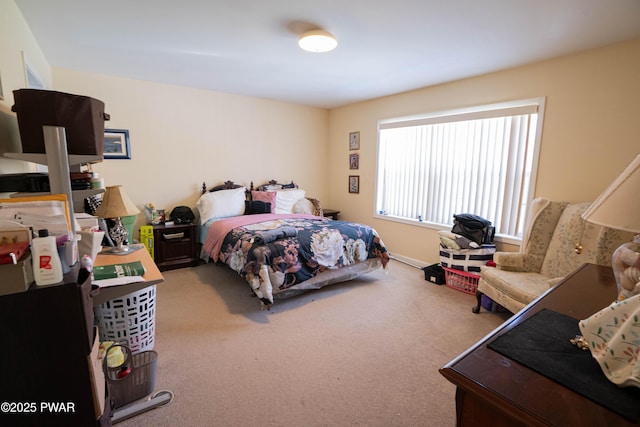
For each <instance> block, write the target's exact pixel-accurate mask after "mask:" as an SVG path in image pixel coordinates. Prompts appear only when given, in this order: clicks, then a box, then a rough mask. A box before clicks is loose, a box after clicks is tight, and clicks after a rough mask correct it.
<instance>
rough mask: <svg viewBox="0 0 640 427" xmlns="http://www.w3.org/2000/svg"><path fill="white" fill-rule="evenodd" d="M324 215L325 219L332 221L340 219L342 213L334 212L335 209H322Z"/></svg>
mask: <svg viewBox="0 0 640 427" xmlns="http://www.w3.org/2000/svg"><path fill="white" fill-rule="evenodd" d="M322 213H323V214H324V216H325V217H327V218H331V219H335V220H337V219H338V215H340V211H334V210H333V209H322Z"/></svg>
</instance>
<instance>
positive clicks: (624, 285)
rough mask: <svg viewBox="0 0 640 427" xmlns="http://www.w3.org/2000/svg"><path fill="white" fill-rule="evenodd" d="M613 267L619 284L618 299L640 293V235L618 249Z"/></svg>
mask: <svg viewBox="0 0 640 427" xmlns="http://www.w3.org/2000/svg"><path fill="white" fill-rule="evenodd" d="M611 267H612V268H613V274H614V276H615V278H616V283H617V285H618V300H619V301H622V300H624V299H627V298H631V297H633V296H634V295H638V294H640V235H636V236H635V237H634V238H633V241H632V242H628V243H624V244H622V245H620V247H618V249H616V251H615V252H614V253H613V258H612V259H611Z"/></svg>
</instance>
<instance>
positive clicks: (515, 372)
mask: <svg viewBox="0 0 640 427" xmlns="http://www.w3.org/2000/svg"><path fill="white" fill-rule="evenodd" d="M616 298H617V287H616V282H615V279H614V277H613V272H612V270H611V269H610V268H607V267H601V266H597V265H594V264H585V265H583V266H582V267H581V268H579V269H578V270H576V271H575V272H573V273H572V274H571V275H569V276H568V277H567V278H565V280H564V281H562V282H561V283H559V284H558V285H557V286H555V287H554V288H552V289H550V290H549V291H547V292H546V293H545V294H543V295H542V296H541V297H540V298H538V299H537V300H535V301H534V302H533V303H531V304H530V305H528V306H527V307H526V308H525V309H523V310H522V311H520V312H519V313H518V314H516V315H514V316H513V317H512V318H510V319H509V320H508V321H507V322H505V323H504V324H503V325H502V326H500V327H499V328H498V329H496V330H495V331H493V332H492V333H491V334H490V335H488V336H487V337H485V338H484V339H483V340H482V341H480V342H479V343H478V344H476V345H475V346H473V347H471V348H470V349H469V350H467V351H466V352H465V353H463V354H461V355H460V356H458V357H457V358H456V359H454V360H453V361H451V362H450V363H448V364H447V365H445V366H444V367H443V368H442V369H440V372H441V374H442V375H444V376H445V377H446V378H447V379H448V380H449V381H451V382H452V383H453V384H455V385H456V415H457V425H458V426H474V427H478V426H491V427H501V426H504V427H507V426H508V427H513V426H547V425H552V426H634V425H637V424H634V423H632V422H631V421H629V420H628V419H626V418H623V417H622V416H620V415H618V414H617V413H615V412H612V411H610V410H608V409H606V408H605V407H603V406H601V405H599V404H597V403H595V402H593V401H591V400H590V399H588V398H586V397H584V396H582V395H580V394H578V393H576V392H574V391H573V390H570V389H568V388H566V387H564V386H562V385H560V384H559V383H557V382H555V381H553V380H551V379H549V378H547V377H545V376H543V375H540V374H538V373H536V372H535V371H533V370H531V369H529V368H527V367H525V366H523V365H520V364H519V363H517V362H515V361H513V360H511V359H509V358H508V357H505V356H503V355H502V354H500V353H498V352H496V351H493V350H492V349H490V348H488V347H487V345H488V344H489V343H490V342H492V341H493V340H494V339H495V338H497V337H498V336H501V335H503V334H505V333H507V332H508V331H510V330H512V329H513V328H514V327H516V326H517V325H519V324H521V323H522V322H523V321H524V320H526V319H528V318H530V317H531V316H533V315H534V314H535V313H537V312H539V311H541V310H542V309H544V308H547V309H549V310H553V311H555V312H558V313H562V314H565V315H567V316H570V317H573V318H575V319H585V318H587V317H589V316H590V315H592V314H593V313H595V312H597V311H599V310H601V309H602V308H604V307H606V306H608V305H609V304H611V302H613V301H614V300H615V299H616ZM480 315H482V316H484V315H487V316H490V315H491V314H484V313H483V314H480ZM569 338H572V337H567V340H569ZM603 375H604V374H603ZM638 404H639V405H640V402H638Z"/></svg>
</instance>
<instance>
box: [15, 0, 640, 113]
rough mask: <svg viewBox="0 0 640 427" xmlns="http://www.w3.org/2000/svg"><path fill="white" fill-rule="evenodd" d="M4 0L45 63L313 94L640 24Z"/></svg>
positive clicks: (512, 15) (226, 88)
mask: <svg viewBox="0 0 640 427" xmlns="http://www.w3.org/2000/svg"><path fill="white" fill-rule="evenodd" d="M15 2H16V4H17V5H18V7H19V8H20V10H21V11H22V14H23V15H24V17H25V19H26V21H27V23H28V25H29V26H30V28H31V30H32V31H33V34H34V35H35V37H36V39H37V40H38V42H39V43H40V46H41V48H42V50H43V51H44V54H45V56H46V58H47V60H48V61H49V63H50V65H52V66H54V67H64V68H70V69H77V70H83V71H88V72H92V73H100V74H108V75H113V76H121V77H128V78H134V79H140V80H148V81H155V82H162V83H169V84H176V85H182V86H190V87H196V88H203V89H211V90H215V91H219V92H227V93H235V94H244V95H250V96H256V97H263V98H270V99H278V100H282V101H287V102H294V103H299V104H305V105H311V106H317V107H324V108H332V107H336V106H340V105H345V104H349V103H353V102H357V101H362V100H366V99H371V98H376V97H380V96H385V95H389V94H393V93H398V92H402V91H407V90H411V89H416V88H420V87H424V86H429V85H434V84H438V83H443V82H447V81H452V80H457V79H461V78H465V77H470V76H474V75H478V74H483V73H487V72H492V71H496V70H500V69H504V68H509V67H514V66H518V65H522V64H526V63H530V62H535V61H539V60H543V59H548V58H552V57H557V56H561V55H566V54H569V53H573V52H579V51H583V50H587V49H591V48H594V47H599V46H605V45H608V44H612V43H616V42H619V41H624V40H629V39H633V38H636V37H640V0H606V1H603V0H536V1H532V0H393V1H384V0H377V1H374V0H320V1H308V0H183V1H180V2H178V1H175V0H153V1H151V0H147V1H142V0H137V1H135V0H134V1H132V0H109V1H97V0H56V1H51V0H15ZM312 27H320V28H322V29H324V30H326V31H329V32H331V33H333V34H334V35H335V36H336V37H337V39H338V47H337V49H336V50H334V51H332V52H329V53H321V54H313V53H308V52H304V51H302V50H301V49H300V48H298V45H297V41H298V36H299V34H301V33H302V32H304V31H306V30H308V29H311V28H312Z"/></svg>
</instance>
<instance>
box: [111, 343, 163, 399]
mask: <svg viewBox="0 0 640 427" xmlns="http://www.w3.org/2000/svg"><path fill="white" fill-rule="evenodd" d="M116 347H121V348H122V350H123V351H124V352H125V362H124V364H126V365H128V366H129V367H131V372H129V374H128V375H126V376H125V377H123V378H118V377H117V375H118V372H120V368H121V366H122V365H120V366H116V367H109V366H108V365H107V355H108V353H109V351H112V350H114V349H115V348H116ZM157 365H158V353H156V352H155V351H153V350H150V351H143V352H141V353H138V354H132V353H131V349H130V348H129V347H128V346H127V345H124V344H119V343H115V344H113V345H112V346H111V347H109V348H108V349H107V351H106V354H105V356H104V361H103V362H102V366H103V369H104V376H105V379H106V381H107V386H108V387H109V395H110V396H111V400H112V402H113V405H114V409H115V408H120V407H122V406H124V405H126V404H128V403H131V402H133V401H135V400H138V399H142V398H143V397H146V396H148V395H150V394H151V392H152V391H153V388H154V387H155V385H156V368H157Z"/></svg>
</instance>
